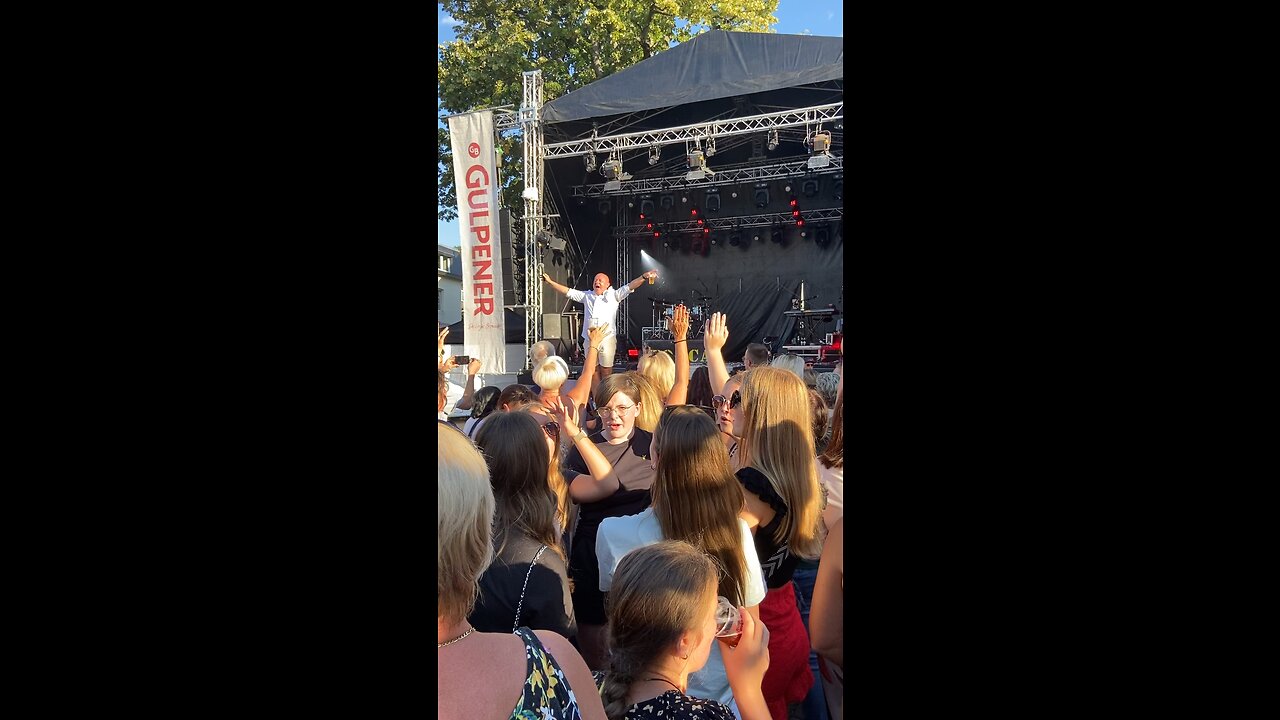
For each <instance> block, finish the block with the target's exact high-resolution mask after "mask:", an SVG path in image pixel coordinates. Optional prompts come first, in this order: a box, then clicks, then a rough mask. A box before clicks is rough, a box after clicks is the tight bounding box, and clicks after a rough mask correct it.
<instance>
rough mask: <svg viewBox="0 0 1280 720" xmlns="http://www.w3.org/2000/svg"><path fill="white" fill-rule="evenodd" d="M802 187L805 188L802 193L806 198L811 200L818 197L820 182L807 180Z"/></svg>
mask: <svg viewBox="0 0 1280 720" xmlns="http://www.w3.org/2000/svg"><path fill="white" fill-rule="evenodd" d="M802 187H803V189H802V190H801V192H803V193H804V196H805V197H807V198H811V197H816V196H817V194H818V181H817V180H805V181H804V185H803V186H802Z"/></svg>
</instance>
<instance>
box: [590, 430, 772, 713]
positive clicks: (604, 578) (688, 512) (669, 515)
mask: <svg viewBox="0 0 1280 720" xmlns="http://www.w3.org/2000/svg"><path fill="white" fill-rule="evenodd" d="M649 455H650V457H651V458H652V460H653V462H654V465H655V468H656V471H657V474H656V476H655V477H654V481H653V488H652V490H651V492H652V496H653V504H652V505H651V506H650V507H649V508H648V509H647V510H644V511H643V512H640V513H638V514H636V515H629V516H626V517H615V518H607V519H605V520H604V521H603V522H602V523H601V524H600V530H599V532H598V533H597V534H596V556H597V558H598V559H599V562H600V590H601V591H604V592H609V591H610V587H611V586H612V583H613V574H614V570H615V568H616V567H617V565H618V562H619V561H620V560H621V559H622V557H623V556H624V555H626V554H627V553H629V552H632V551H634V550H635V549H636V548H639V547H644V546H646V545H651V544H653V543H657V542H661V541H662V540H683V541H685V542H688V543H690V544H692V545H694V546H695V547H697V548H699V549H700V550H701V551H702V552H704V553H706V554H707V555H708V556H709V557H711V558H713V559H714V560H715V562H716V564H717V565H718V566H719V567H720V573H721V575H720V579H719V592H720V595H722V596H724V597H725V598H727V599H728V600H729V601H730V602H732V603H733V606H734V607H738V606H745V607H746V608H747V609H748V610H749V611H750V612H751V613H752V614H753V615H754V616H756V617H758V616H759V610H758V609H757V606H758V605H759V604H760V602H761V601H763V600H764V597H765V587H764V578H763V576H762V574H761V569H760V559H759V558H758V557H757V556H756V551H755V545H754V544H753V542H752V539H751V530H750V529H749V528H748V527H747V523H746V522H745V521H744V520H742V519H741V518H739V517H738V515H739V514H740V513H741V512H742V509H743V506H744V505H743V504H744V496H743V492H742V486H741V485H739V484H738V481H737V478H735V477H734V476H733V473H732V472H731V471H730V470H729V455H728V453H727V452H726V451H725V447H724V443H723V442H721V440H720V431H719V430H718V429H717V428H716V424H715V423H714V422H713V421H712V420H711V418H709V417H707V415H706V413H704V412H702V411H701V410H699V409H698V408H695V407H692V406H689V405H675V406H672V407H669V408H667V409H666V410H664V411H663V412H662V417H661V419H660V420H659V422H658V427H657V428H656V429H655V430H654V433H653V444H652V445H651V446H650V451H649ZM687 692H688V693H689V694H690V695H693V696H694V697H701V698H707V699H710V700H717V701H719V702H721V703H724V704H726V705H728V704H730V703H732V702H733V694H732V690H731V689H730V684H729V678H728V676H727V675H726V674H725V668H724V661H723V659H722V658H721V653H720V648H718V647H715V646H713V647H712V649H711V656H710V657H709V658H708V660H707V664H706V665H705V666H704V667H703V669H702V670H701V671H699V672H696V673H692V674H690V675H689V685H688V690H687Z"/></svg>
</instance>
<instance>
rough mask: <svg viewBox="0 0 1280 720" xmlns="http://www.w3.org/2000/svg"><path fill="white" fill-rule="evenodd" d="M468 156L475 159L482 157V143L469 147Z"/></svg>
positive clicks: (472, 144)
mask: <svg viewBox="0 0 1280 720" xmlns="http://www.w3.org/2000/svg"><path fill="white" fill-rule="evenodd" d="M467 154H468V155H470V156H471V157H473V158H478V157H480V143H471V144H470V145H468V146H467Z"/></svg>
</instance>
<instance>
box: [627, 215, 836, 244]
mask: <svg viewBox="0 0 1280 720" xmlns="http://www.w3.org/2000/svg"><path fill="white" fill-rule="evenodd" d="M802 212H803V214H804V222H805V225H806V226H807V225H811V224H813V223H817V222H822V221H824V220H839V219H842V218H843V217H844V208H829V209H820V210H804V211H802ZM779 224H781V225H791V224H793V218H792V217H791V213H790V212H776V213H762V214H760V215H739V216H736V217H723V218H714V219H712V220H709V221H707V227H709V228H711V232H732V231H733V230H734V229H735V228H748V227H764V226H767V225H779ZM659 227H660V229H661V230H662V231H663V232H664V233H680V232H694V231H696V230H701V229H702V228H701V227H700V226H699V225H698V223H697V221H695V220H680V221H678V222H669V223H663V224H662V225H660V226H659ZM649 232H650V231H648V230H646V229H645V226H644V225H625V226H619V227H617V228H615V229H614V231H613V236H614V237H617V238H624V237H639V236H644V235H648V234H649Z"/></svg>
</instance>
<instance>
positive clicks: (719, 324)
mask: <svg viewBox="0 0 1280 720" xmlns="http://www.w3.org/2000/svg"><path fill="white" fill-rule="evenodd" d="M702 342H703V344H704V345H705V347H706V350H707V374H708V375H709V376H710V377H711V391H712V392H720V388H722V387H724V384H725V383H727V382H729V369H728V368H726V367H725V365H724V356H723V355H721V354H720V351H721V349H722V348H723V347H724V344H725V343H727V342H729V318H728V317H727V316H726V315H725V314H724V313H712V314H711V317H710V318H709V319H708V320H707V327H706V331H705V332H704V333H703V337H702Z"/></svg>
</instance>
